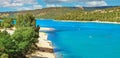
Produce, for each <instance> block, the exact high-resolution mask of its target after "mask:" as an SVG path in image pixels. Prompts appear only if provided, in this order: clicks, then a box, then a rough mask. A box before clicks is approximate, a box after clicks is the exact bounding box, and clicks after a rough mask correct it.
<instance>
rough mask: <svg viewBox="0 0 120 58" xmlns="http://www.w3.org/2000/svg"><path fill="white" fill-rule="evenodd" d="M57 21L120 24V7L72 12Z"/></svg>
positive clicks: (59, 17)
mask: <svg viewBox="0 0 120 58" xmlns="http://www.w3.org/2000/svg"><path fill="white" fill-rule="evenodd" d="M55 19H56V20H77V21H110V22H120V7H114V8H106V9H99V10H94V11H72V12H68V13H66V14H64V15H61V16H58V17H56V18H55Z"/></svg>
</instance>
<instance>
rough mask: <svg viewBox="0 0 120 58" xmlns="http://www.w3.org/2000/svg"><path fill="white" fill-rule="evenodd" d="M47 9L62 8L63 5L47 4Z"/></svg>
mask: <svg viewBox="0 0 120 58" xmlns="http://www.w3.org/2000/svg"><path fill="white" fill-rule="evenodd" d="M46 7H62V5H55V4H47V5H46Z"/></svg>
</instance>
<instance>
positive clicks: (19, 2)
mask: <svg viewBox="0 0 120 58" xmlns="http://www.w3.org/2000/svg"><path fill="white" fill-rule="evenodd" d="M0 2H1V4H0V12H10V11H22V10H35V9H43V8H49V7H102V6H120V3H119V2H120V0H29V1H28V0H0Z"/></svg>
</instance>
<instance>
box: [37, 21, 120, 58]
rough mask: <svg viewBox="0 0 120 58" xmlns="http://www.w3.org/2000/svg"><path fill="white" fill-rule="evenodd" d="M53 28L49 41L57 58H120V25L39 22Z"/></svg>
mask: <svg viewBox="0 0 120 58" xmlns="http://www.w3.org/2000/svg"><path fill="white" fill-rule="evenodd" d="M37 25H40V26H42V27H52V28H55V29H56V30H55V31H52V32H47V33H48V35H49V36H48V39H49V40H51V41H52V43H53V45H54V46H55V47H56V48H55V49H54V51H55V53H56V55H57V58H120V24H108V23H93V22H92V23H91V22H87V23H85V22H61V21H53V20H37Z"/></svg>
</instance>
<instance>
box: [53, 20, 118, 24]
mask: <svg viewBox="0 0 120 58" xmlns="http://www.w3.org/2000/svg"><path fill="white" fill-rule="evenodd" d="M54 21H60V22H84V23H88V22H93V23H109V24H120V22H109V21H74V20H54Z"/></svg>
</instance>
